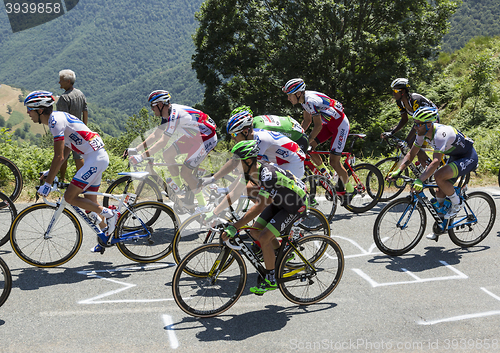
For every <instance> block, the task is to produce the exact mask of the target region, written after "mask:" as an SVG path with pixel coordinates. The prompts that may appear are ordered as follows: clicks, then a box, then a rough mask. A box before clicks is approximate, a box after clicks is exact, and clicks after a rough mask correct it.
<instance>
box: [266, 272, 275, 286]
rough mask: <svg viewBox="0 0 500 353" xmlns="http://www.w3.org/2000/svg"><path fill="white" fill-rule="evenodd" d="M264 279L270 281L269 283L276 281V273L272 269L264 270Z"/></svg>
mask: <svg viewBox="0 0 500 353" xmlns="http://www.w3.org/2000/svg"><path fill="white" fill-rule="evenodd" d="M266 272H267V273H266V279H267V280H268V281H269V282H271V284H274V283H276V275H275V273H274V269H272V270H266Z"/></svg>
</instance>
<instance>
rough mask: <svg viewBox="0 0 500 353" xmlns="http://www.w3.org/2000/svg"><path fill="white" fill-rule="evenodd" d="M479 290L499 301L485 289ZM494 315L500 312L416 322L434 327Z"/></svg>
mask: <svg viewBox="0 0 500 353" xmlns="http://www.w3.org/2000/svg"><path fill="white" fill-rule="evenodd" d="M481 290H482V291H484V292H485V293H486V294H488V295H490V296H491V297H493V298H495V299H496V300H498V301H500V297H499V296H497V295H495V294H493V293H491V292H490V291H489V290H487V289H486V288H484V287H481ZM494 315H500V310H492V311H485V312H482V313H475V314H466V315H458V316H452V317H448V318H445V319H439V320H432V321H426V320H420V321H417V324H419V325H435V324H440V323H442V322H452V321H460V320H468V319H475V318H480V317H487V316H494Z"/></svg>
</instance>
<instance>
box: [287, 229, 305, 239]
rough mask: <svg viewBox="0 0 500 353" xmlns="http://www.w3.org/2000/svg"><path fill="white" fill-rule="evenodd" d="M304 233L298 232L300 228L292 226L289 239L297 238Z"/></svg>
mask: <svg viewBox="0 0 500 353" xmlns="http://www.w3.org/2000/svg"><path fill="white" fill-rule="evenodd" d="M303 236H304V235H303V234H301V233H300V228H299V227H292V229H290V236H289V239H290V240H297V239H299V238H302V237H303Z"/></svg>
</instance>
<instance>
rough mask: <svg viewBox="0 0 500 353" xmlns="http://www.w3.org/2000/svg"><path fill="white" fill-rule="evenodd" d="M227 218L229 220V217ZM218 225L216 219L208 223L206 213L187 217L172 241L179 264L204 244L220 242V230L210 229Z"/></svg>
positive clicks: (175, 258)
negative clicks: (205, 219)
mask: <svg viewBox="0 0 500 353" xmlns="http://www.w3.org/2000/svg"><path fill="white" fill-rule="evenodd" d="M226 220H228V221H229V219H226ZM216 225H217V224H215V222H214V221H212V222H208V223H206V222H205V221H204V214H197V215H194V216H191V217H189V218H188V219H186V220H185V221H184V222H183V223H182V224H181V226H180V227H179V230H178V231H177V233H176V234H175V237H174V240H173V242H172V253H173V255H174V260H175V262H176V263H177V264H179V263H180V262H181V261H182V260H183V259H184V257H185V256H186V255H187V254H189V253H190V252H191V251H193V250H194V249H196V248H197V247H199V246H201V245H203V244H207V243H211V242H219V235H220V232H216V231H213V230H211V229H210V228H212V227H215V226H216ZM186 266H188V265H186ZM191 273H194V269H191Z"/></svg>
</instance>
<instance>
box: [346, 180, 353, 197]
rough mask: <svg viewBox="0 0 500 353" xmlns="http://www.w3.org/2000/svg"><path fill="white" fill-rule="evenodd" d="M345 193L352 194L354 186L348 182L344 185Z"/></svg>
mask: <svg viewBox="0 0 500 353" xmlns="http://www.w3.org/2000/svg"><path fill="white" fill-rule="evenodd" d="M345 191H346V192H349V193H351V194H352V193H353V192H354V186H352V184H351V183H350V182H349V181H348V182H347V183H346V184H345Z"/></svg>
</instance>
